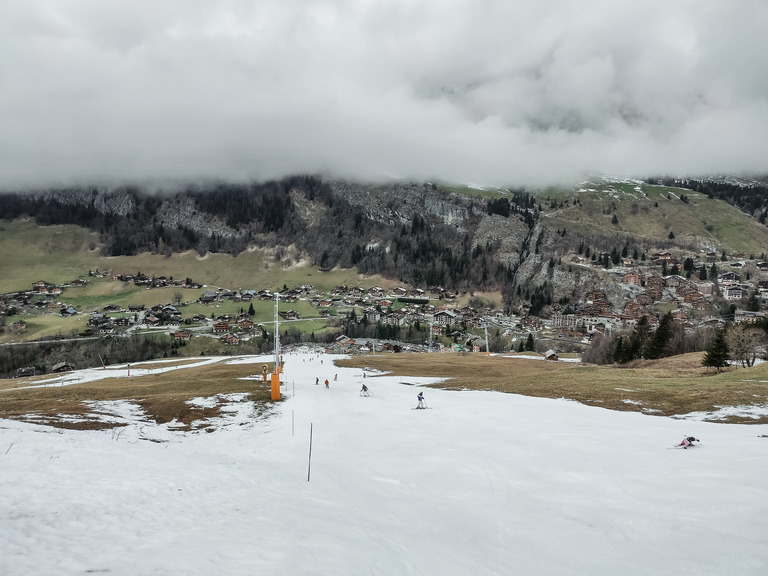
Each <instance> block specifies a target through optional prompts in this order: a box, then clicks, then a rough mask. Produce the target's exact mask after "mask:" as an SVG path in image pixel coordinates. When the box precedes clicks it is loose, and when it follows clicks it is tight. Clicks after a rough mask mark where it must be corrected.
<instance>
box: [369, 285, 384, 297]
mask: <svg viewBox="0 0 768 576" xmlns="http://www.w3.org/2000/svg"><path fill="white" fill-rule="evenodd" d="M368 294H370V295H371V296H373V297H374V298H381V297H382V296H384V289H383V288H382V287H381V286H374V287H373V288H370V289H369V290H368Z"/></svg>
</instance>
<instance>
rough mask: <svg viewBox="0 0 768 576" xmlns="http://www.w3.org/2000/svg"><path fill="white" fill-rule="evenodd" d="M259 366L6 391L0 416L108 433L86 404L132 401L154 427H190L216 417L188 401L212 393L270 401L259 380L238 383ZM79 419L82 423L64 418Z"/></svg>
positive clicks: (220, 365) (221, 367) (214, 366)
mask: <svg viewBox="0 0 768 576" xmlns="http://www.w3.org/2000/svg"><path fill="white" fill-rule="evenodd" d="M258 368H260V365H258V366H257V365H256V364H226V363H224V362H220V363H216V364H207V365H204V366H195V367H190V368H179V369H177V370H172V371H169V372H163V373H162V374H152V375H147V376H131V377H127V376H125V377H121V378H108V379H105V380H101V381H97V382H87V383H83V384H72V385H68V386H55V387H39V388H27V389H6V390H4V391H2V392H0V417H2V418H13V419H19V420H28V419H29V418H28V416H29V415H35V418H34V421H36V422H40V423H48V424H50V425H52V426H57V427H61V428H79V429H93V428H104V429H106V428H111V427H114V426H115V424H114V423H109V422H96V421H93V420H91V417H92V416H89V415H93V414H94V410H93V409H92V408H91V407H89V406H88V405H86V404H85V403H86V402H90V401H100V400H132V401H134V402H136V403H137V404H139V405H140V406H141V407H142V409H143V410H144V412H145V414H146V416H147V418H149V419H152V420H154V421H156V422H158V423H166V422H171V421H173V420H174V419H175V420H177V421H178V422H179V423H181V424H183V425H184V426H185V427H186V428H189V427H190V425H191V424H192V423H193V422H196V421H200V420H206V419H209V418H212V417H215V416H218V415H219V414H220V408H219V407H218V406H216V407H206V408H204V407H200V406H194V405H191V404H189V403H188V401H189V400H190V399H192V398H196V397H208V396H214V395H216V394H232V393H238V392H239V393H249V394H250V399H251V400H253V401H256V402H264V401H267V400H269V398H270V389H269V385H268V384H265V383H263V382H262V381H261V380H260V379H259V380H241V378H245V377H248V376H252V375H255V374H256V372H257V369H258ZM73 416H74V417H80V418H83V421H82V422H72V421H68V420H67V419H66V418H65V417H67V418H70V417H73Z"/></svg>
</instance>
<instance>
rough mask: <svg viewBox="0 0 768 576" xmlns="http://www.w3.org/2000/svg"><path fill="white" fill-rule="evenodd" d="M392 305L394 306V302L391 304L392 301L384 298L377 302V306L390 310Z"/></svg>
mask: <svg viewBox="0 0 768 576" xmlns="http://www.w3.org/2000/svg"><path fill="white" fill-rule="evenodd" d="M392 304H394V302H392V300H387V299H386V298H385V299H384V300H379V306H380V307H381V308H392Z"/></svg>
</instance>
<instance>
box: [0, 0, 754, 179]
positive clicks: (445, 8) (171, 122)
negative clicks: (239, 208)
mask: <svg viewBox="0 0 768 576" xmlns="http://www.w3.org/2000/svg"><path fill="white" fill-rule="evenodd" d="M767 30H768V2H766V1H765V0H744V1H739V0H728V1H722V0H717V1H715V0H695V1H694V0H644V1H633V2H629V1H626V2H625V1H621V0H581V1H579V2H575V1H572V0H552V1H543V0H540V1H538V2H531V1H530V0H504V1H501V0H500V1H494V0H466V1H459V0H455V1H454V0H423V1H416V0H389V1H384V0H381V1H376V0H259V1H252V0H247V1H246V0H243V1H238V0H230V1H227V0H216V1H212V0H166V1H160V0H147V1H143V0H111V1H104V0H94V1H74V0H51V1H45V0H36V1H31V0H4V1H3V3H2V5H0V185H1V186H3V187H8V186H15V185H18V184H21V183H56V182H60V183H64V182H69V181H72V180H76V181H87V180H95V179H103V178H119V179H125V178H128V179H133V178H137V179H142V180H143V179H155V178H225V179H238V180H242V179H259V180H260V179H266V178H273V177H279V176H282V175H286V174H293V173H328V174H334V175H338V176H344V177H358V178H365V179H381V178H391V177H396V178H413V179H429V180H432V179H440V180H447V181H456V182H470V183H477V184H489V185H490V184H497V185H518V184H537V183H548V182H556V181H569V180H578V179H580V178H581V177H582V176H583V175H584V174H585V173H595V172H597V173H605V174H609V175H613V176H622V177H629V176H646V175H653V174H674V175H687V174H713V173H746V172H751V173H762V174H765V173H768V39H766V31H767Z"/></svg>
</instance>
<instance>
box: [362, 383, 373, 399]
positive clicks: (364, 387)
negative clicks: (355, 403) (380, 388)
mask: <svg viewBox="0 0 768 576" xmlns="http://www.w3.org/2000/svg"><path fill="white" fill-rule="evenodd" d="M370 395H371V394H370V393H369V392H368V386H366V385H365V384H363V387H362V389H361V390H360V396H370Z"/></svg>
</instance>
